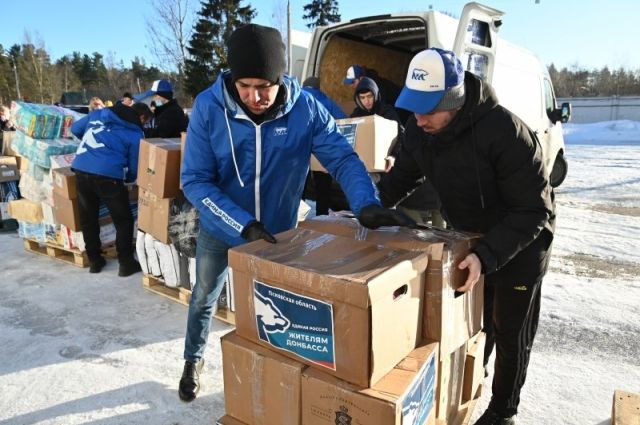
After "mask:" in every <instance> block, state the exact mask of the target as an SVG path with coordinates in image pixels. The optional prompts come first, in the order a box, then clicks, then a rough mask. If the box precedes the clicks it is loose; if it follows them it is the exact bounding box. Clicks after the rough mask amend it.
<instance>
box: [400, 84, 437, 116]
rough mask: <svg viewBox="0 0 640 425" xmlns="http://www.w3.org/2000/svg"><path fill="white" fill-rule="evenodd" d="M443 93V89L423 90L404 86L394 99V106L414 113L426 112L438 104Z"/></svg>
mask: <svg viewBox="0 0 640 425" xmlns="http://www.w3.org/2000/svg"><path fill="white" fill-rule="evenodd" d="M444 93H445V90H440V91H432V92H424V91H421V90H413V89H410V88H408V87H406V86H405V87H403V88H402V91H401V92H400V96H398V99H396V108H402V109H406V110H407V111H411V112H413V113H416V114H428V113H429V112H431V111H433V110H434V109H435V107H436V106H438V103H440V100H442V98H443V97H444Z"/></svg>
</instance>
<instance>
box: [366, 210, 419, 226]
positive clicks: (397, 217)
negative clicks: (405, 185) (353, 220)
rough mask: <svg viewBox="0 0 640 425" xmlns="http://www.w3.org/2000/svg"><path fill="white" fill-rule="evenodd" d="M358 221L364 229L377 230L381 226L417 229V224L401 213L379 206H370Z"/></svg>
mask: <svg viewBox="0 0 640 425" xmlns="http://www.w3.org/2000/svg"><path fill="white" fill-rule="evenodd" d="M358 221H359V222H360V224H362V225H363V226H364V227H368V228H369V229H377V228H378V227H380V226H404V227H416V226H417V224H416V222H415V221H413V220H412V219H411V218H409V217H407V215H406V214H404V213H403V212H401V211H397V210H392V209H389V208H383V207H381V206H378V205H368V206H366V207H364V208H363V209H362V211H360V215H359V216H358Z"/></svg>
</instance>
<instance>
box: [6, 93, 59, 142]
mask: <svg viewBox="0 0 640 425" xmlns="http://www.w3.org/2000/svg"><path fill="white" fill-rule="evenodd" d="M11 117H12V119H13V122H14V125H15V127H16V128H17V129H18V130H20V131H21V132H22V133H24V134H27V135H29V136H31V137H35V138H40V139H53V138H56V137H59V135H60V131H61V129H62V124H63V121H64V117H63V115H62V114H61V113H60V111H57V110H55V109H53V108H49V107H47V105H38V104H35V103H27V102H21V101H17V100H16V101H13V102H11Z"/></svg>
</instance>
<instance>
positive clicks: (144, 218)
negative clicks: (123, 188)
mask: <svg viewBox="0 0 640 425" xmlns="http://www.w3.org/2000/svg"><path fill="white" fill-rule="evenodd" d="M172 201H173V199H169V198H160V197H158V196H157V195H155V194H154V193H152V192H151V191H149V190H145V189H142V188H140V189H139V192H138V229H140V230H142V231H144V232H146V233H149V234H151V236H153V237H154V238H156V239H157V240H159V241H160V242H162V243H164V244H167V245H168V244H170V243H171V240H170V239H169V214H170V210H171V202H172Z"/></svg>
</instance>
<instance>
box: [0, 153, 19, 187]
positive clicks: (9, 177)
mask: <svg viewBox="0 0 640 425" xmlns="http://www.w3.org/2000/svg"><path fill="white" fill-rule="evenodd" d="M15 180H20V171H19V168H18V162H17V161H16V158H15V156H0V182H10V181H15Z"/></svg>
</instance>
